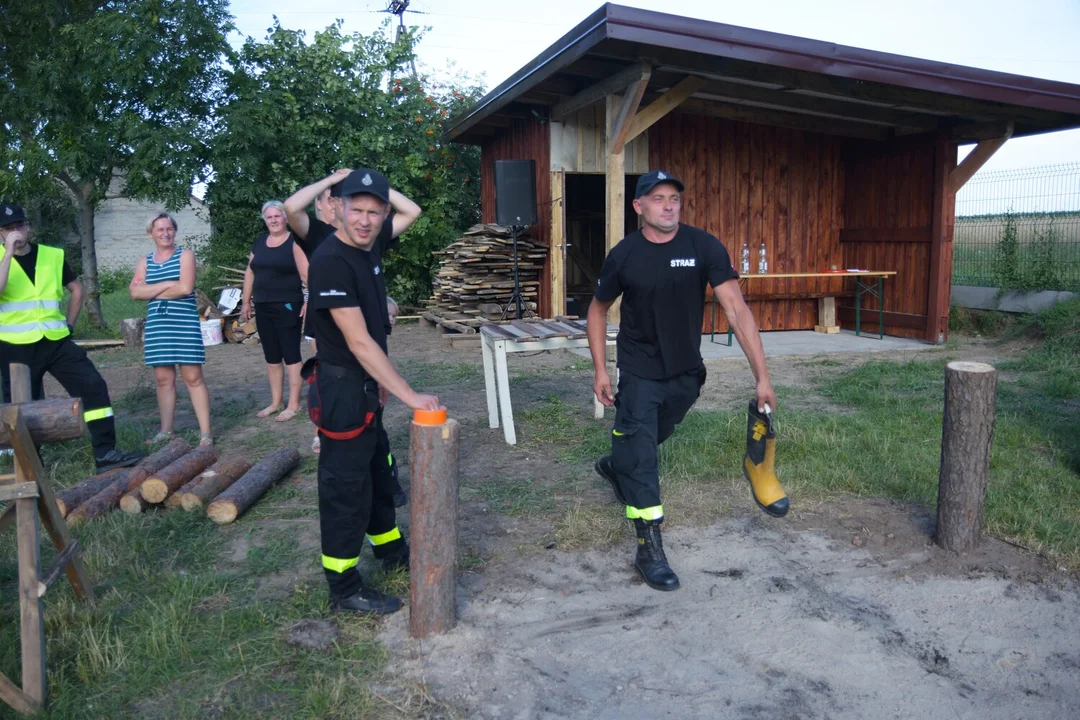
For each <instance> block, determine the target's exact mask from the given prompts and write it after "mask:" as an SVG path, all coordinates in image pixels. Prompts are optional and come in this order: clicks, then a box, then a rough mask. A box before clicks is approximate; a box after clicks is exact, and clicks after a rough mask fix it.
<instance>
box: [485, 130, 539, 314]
mask: <svg viewBox="0 0 1080 720" xmlns="http://www.w3.org/2000/svg"><path fill="white" fill-rule="evenodd" d="M496 160H535V161H536V197H537V210H536V213H537V220H538V222H537V224H536V226H534V227H533V228H532V229H531V230H530V234H531V235H532V237H533V238H535V239H536V240H537V241H538V242H540V243H543V244H544V245H548V246H549V247H550V246H551V205H550V203H551V200H550V198H551V170H550V168H551V132H550V129H549V127H548V125H547V123H541V122H540V121H539V120H537V119H535V118H529V119H514V120H512V121H511V125H510V126H509V127H505V128H499V130H498V131H497V132H496V133H495V134H494V135H492V136H491V137H490V138H488V139H487V140H485V141H484V143H483V144H482V145H481V147H480V214H481V218H482V221H483V222H485V223H493V222H495V161H496ZM550 256H551V254H550V253H549V255H548V257H549V260H548V262H545V263H544V271H543V272H542V273H541V275H540V297H539V300H540V302H539V306H540V307H539V312H540V315H541V316H543V317H551V316H552V314H553V313H552V304H551V262H550Z"/></svg>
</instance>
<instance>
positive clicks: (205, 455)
mask: <svg viewBox="0 0 1080 720" xmlns="http://www.w3.org/2000/svg"><path fill="white" fill-rule="evenodd" d="M216 460H217V450H215V449H214V448H212V447H203V448H199V449H198V450H192V451H191V452H189V453H188V454H187V455H184V456H183V457H182V458H180V459H178V460H175V461H173V462H172V463H171V464H169V465H167V466H166V467H163V468H162V469H161V470H158V471H157V472H156V473H154V474H153V475H151V476H150V477H148V478H146V481H145V482H144V483H143V484H142V486H141V487H140V488H139V491H140V492H141V493H142V497H143V500H145V501H146V502H148V503H154V504H156V503H160V502H164V501H165V498H167V497H169V494H170V493H174V492H176V491H177V490H179V489H180V488H181V487H182V486H183V484H184V483H186V482H187V481H188V480H190V479H191V478H193V477H195V476H196V475H198V474H199V473H201V472H202V471H203V470H205V469H206V468H208V467H210V466H211V465H213V464H214V461H216Z"/></svg>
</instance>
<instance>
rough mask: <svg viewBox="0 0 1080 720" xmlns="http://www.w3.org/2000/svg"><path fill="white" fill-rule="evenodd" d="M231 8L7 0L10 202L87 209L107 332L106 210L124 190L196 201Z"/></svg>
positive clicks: (93, 296)
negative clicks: (46, 201)
mask: <svg viewBox="0 0 1080 720" xmlns="http://www.w3.org/2000/svg"><path fill="white" fill-rule="evenodd" d="M227 6H228V3H227V0H19V2H4V3H0V128H2V129H3V133H2V136H0V195H3V196H7V197H11V198H21V199H24V202H26V203H27V204H32V201H30V200H29V199H30V198H35V197H37V196H39V195H55V194H56V193H55V191H56V188H55V185H56V184H57V183H59V184H60V185H61V186H62V187H63V188H65V189H66V190H67V191H68V192H70V194H71V196H72V197H73V198H74V202H75V204H76V207H77V211H78V220H79V234H80V241H81V242H80V244H81V247H82V260H81V265H82V274H83V283H84V285H85V286H86V307H87V311H88V313H89V315H90V317H91V319H92V320H93V321H95V322H96V323H98V324H103V318H102V314H101V302H100V298H99V288H98V272H97V255H96V253H95V250H94V210H95V208H96V207H97V206H98V204H99V203H100V202H101V201H102V200H103V199H104V198H105V196H106V193H107V192H108V191H109V189H110V185H111V184H113V182H114V180H116V179H119V178H122V179H123V186H122V190H123V194H124V195H126V196H131V197H138V198H141V199H146V200H152V201H159V202H163V203H164V204H165V206H166V207H168V208H173V209H175V208H178V207H180V206H182V205H184V204H186V203H187V201H188V197H189V193H190V190H191V185H192V182H193V181H194V180H198V179H199V178H200V177H201V176H202V175H203V174H204V173H205V169H206V166H207V151H208V140H209V133H210V130H211V123H210V122H209V120H210V118H211V117H212V110H213V107H214V104H215V99H216V96H217V94H218V92H219V91H220V61H221V59H222V57H224V56H225V54H226V53H227V52H228V50H229V48H228V44H227V43H226V35H227V34H228V32H229V31H231V30H232V24H231V18H230V16H229V15H228V12H227Z"/></svg>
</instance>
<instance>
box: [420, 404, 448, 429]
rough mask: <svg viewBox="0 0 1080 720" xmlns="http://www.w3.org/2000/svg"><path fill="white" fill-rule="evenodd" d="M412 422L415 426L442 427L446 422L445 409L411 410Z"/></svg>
mask: <svg viewBox="0 0 1080 720" xmlns="http://www.w3.org/2000/svg"><path fill="white" fill-rule="evenodd" d="M413 422H414V423H416V424H417V425H442V424H443V423H444V422H446V408H439V409H438V410H413Z"/></svg>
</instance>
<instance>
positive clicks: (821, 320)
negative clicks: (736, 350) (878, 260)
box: [709, 270, 896, 347]
mask: <svg viewBox="0 0 1080 720" xmlns="http://www.w3.org/2000/svg"><path fill="white" fill-rule="evenodd" d="M895 274H896V271H895V270H867V271H866V272H816V273H776V274H770V273H766V274H764V275H756V274H755V275H741V276H740V277H739V281H740V282H742V281H743V280H757V279H764V280H770V279H771V280H783V279H786V278H815V279H817V278H834V277H853V278H855V335H856V336H861V335H862V297H863V293H868V294H869V295H871V296H872V297H876V298H877V299H878V339H879V340H880V339H882V338H884V337H885V295H884V281H885V278H887V277H892V276H893V275H895ZM868 280H873V281H876V282H874V283H871V282H868ZM836 294H837V295H838V294H840V293H836ZM710 302H711V303H712V315H711V316H710V321H709V342H716V306H717V305H718V304H719V303H717V302H716V298H715V297H713V298H710ZM835 326H836V297H835V296H830V295H825V296H823V297H821V298H819V304H818V326H817V327H815V328H814V329H815V330H818V331H819V332H831V331H830V330H826V329H822V328H832V327H835ZM731 338H732V330H731V326H730V324H729V325H728V332H727V345H728V347H731Z"/></svg>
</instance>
